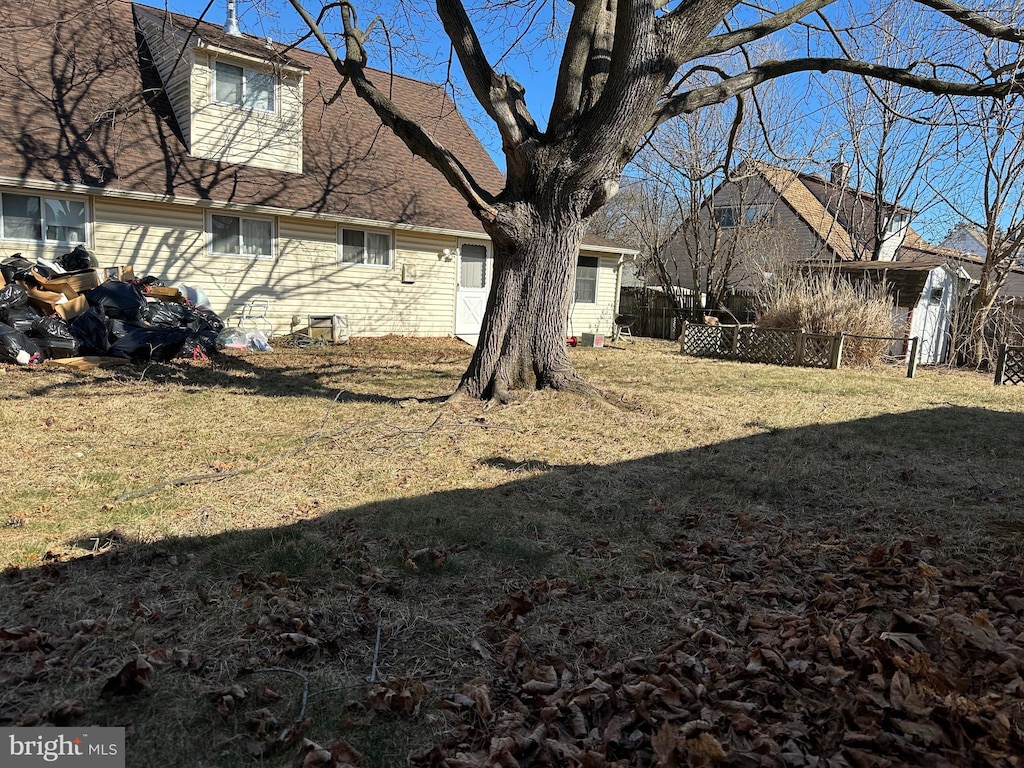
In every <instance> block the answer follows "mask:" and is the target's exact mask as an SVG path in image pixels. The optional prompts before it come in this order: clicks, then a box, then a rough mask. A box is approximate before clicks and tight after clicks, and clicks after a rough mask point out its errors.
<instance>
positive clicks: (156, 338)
mask: <svg viewBox="0 0 1024 768" xmlns="http://www.w3.org/2000/svg"><path fill="white" fill-rule="evenodd" d="M189 333H190V332H189V331H188V330H187V329H185V328H163V327H160V326H157V325H151V326H140V327H137V328H133V329H132V330H131V331H129V332H128V334H127V335H125V336H124V337H123V338H121V339H119V340H118V341H116V342H114V343H113V344H111V345H110V349H109V350H107V354H108V355H111V356H112V357H127V358H128V359H129V360H135V361H136V362H146V361H149V360H158V361H164V362H166V361H167V360H171V359H172V358H175V357H177V356H178V354H179V353H180V352H181V349H182V347H183V346H184V344H185V340H186V339H187V338H188V337H189Z"/></svg>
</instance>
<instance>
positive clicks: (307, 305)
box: [54, 198, 456, 336]
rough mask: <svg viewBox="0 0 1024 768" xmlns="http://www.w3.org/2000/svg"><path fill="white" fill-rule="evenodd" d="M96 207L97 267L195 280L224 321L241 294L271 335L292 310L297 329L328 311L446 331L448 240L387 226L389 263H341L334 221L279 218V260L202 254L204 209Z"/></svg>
mask: <svg viewBox="0 0 1024 768" xmlns="http://www.w3.org/2000/svg"><path fill="white" fill-rule="evenodd" d="M95 211H96V214H95V215H96V223H95V226H94V233H95V235H94V242H95V248H94V253H95V255H96V257H97V259H98V260H99V263H100V265H101V266H115V265H116V266H129V265H130V266H131V267H132V268H133V269H134V271H135V274H136V275H137V276H139V277H143V276H145V275H153V276H155V277H158V278H160V279H162V280H163V281H164V282H166V283H167V284H168V285H174V286H177V285H182V284H185V285H191V286H198V287H200V288H202V289H203V290H204V291H205V292H206V294H207V296H208V297H209V299H210V303H211V304H212V305H213V309H214V310H215V311H216V312H217V313H218V314H220V315H222V316H223V317H224V318H225V320H226V321H228V322H233V321H237V319H238V315H239V312H240V310H241V307H242V306H243V305H244V304H245V303H246V302H247V301H249V300H251V299H267V300H268V301H269V302H270V320H271V321H272V322H273V323H274V328H275V332H277V333H287V332H288V331H289V330H290V328H291V318H292V316H293V315H298V316H299V317H300V318H301V322H302V325H303V326H304V325H305V323H306V317H307V316H308V315H333V314H338V315H347V316H348V319H349V332H350V333H351V334H352V335H355V336H377V335H383V334H387V333H395V334H403V335H410V336H447V335H450V334H451V333H452V331H453V322H454V320H453V318H454V306H455V264H454V262H449V261H444V259H443V258H442V254H443V252H444V249H445V248H449V249H454V248H455V247H456V240H455V238H453V237H443V236H433V235H425V234H420V233H405V232H398V233H391V236H392V243H393V246H394V250H393V252H392V261H393V265H392V266H390V267H375V266H365V265H361V264H346V265H342V264H339V263H338V225H337V224H336V223H334V222H321V221H314V220H309V219H299V218H289V217H276V218H275V221H276V229H275V231H276V238H277V241H276V247H277V257H276V258H275V259H273V260H270V259H250V258H245V257H237V256H213V255H210V254H208V253H207V249H206V229H205V227H206V217H207V213H208V209H206V208H200V207H197V206H185V205H161V204H146V203H137V202H128V201H123V200H114V199H107V198H97V199H96V200H95ZM231 213H232V214H233V212H231ZM353 228H357V229H358V228H360V227H355V226H354V227H353ZM374 231H387V230H374ZM54 255H56V254H54ZM403 264H410V265H413V266H414V267H415V269H416V280H415V282H414V283H403V282H402V265H403Z"/></svg>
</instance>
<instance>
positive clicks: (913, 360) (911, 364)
mask: <svg viewBox="0 0 1024 768" xmlns="http://www.w3.org/2000/svg"><path fill="white" fill-rule="evenodd" d="M920 343H921V337H919V336H915V337H914V338H912V339H911V340H910V359H909V360H908V361H907V378H908V379H912V378H914V374H915V373H917V347H918V345H919V344H920Z"/></svg>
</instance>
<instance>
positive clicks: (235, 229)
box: [210, 213, 274, 259]
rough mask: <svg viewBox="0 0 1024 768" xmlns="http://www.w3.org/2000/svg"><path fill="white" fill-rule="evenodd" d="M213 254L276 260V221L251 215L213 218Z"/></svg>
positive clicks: (223, 215) (211, 239) (217, 215)
mask: <svg viewBox="0 0 1024 768" xmlns="http://www.w3.org/2000/svg"><path fill="white" fill-rule="evenodd" d="M210 253H213V254H217V255H218V256H248V257H250V258H254V259H272V258H274V222H273V221H272V220H271V219H253V218H249V217H248V216H228V215H225V214H219V213H215V214H211V215H210Z"/></svg>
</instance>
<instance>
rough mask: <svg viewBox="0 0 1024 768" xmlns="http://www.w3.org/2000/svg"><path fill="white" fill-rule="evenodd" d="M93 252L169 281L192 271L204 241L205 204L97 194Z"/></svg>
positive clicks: (103, 261)
mask: <svg viewBox="0 0 1024 768" xmlns="http://www.w3.org/2000/svg"><path fill="white" fill-rule="evenodd" d="M93 211H94V216H95V224H94V225H93V248H92V251H93V255H95V257H96V260H97V261H98V262H99V264H100V266H104V267H113V266H131V267H133V269H134V270H135V273H136V275H137V276H138V277H143V276H145V275H148V274H152V275H154V276H156V277H159V278H161V279H164V280H166V281H167V282H168V284H171V283H176V282H177V281H179V280H181V276H182V275H183V274H184V275H188V274H189V272H188V269H189V262H190V261H191V259H192V258H194V256H195V255H196V254H199V253H201V252H202V249H203V244H204V233H203V220H204V210H203V209H202V208H198V207H194V206H186V205H150V204H146V203H136V202H129V201H126V200H116V199H111V198H103V197H97V198H93Z"/></svg>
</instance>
